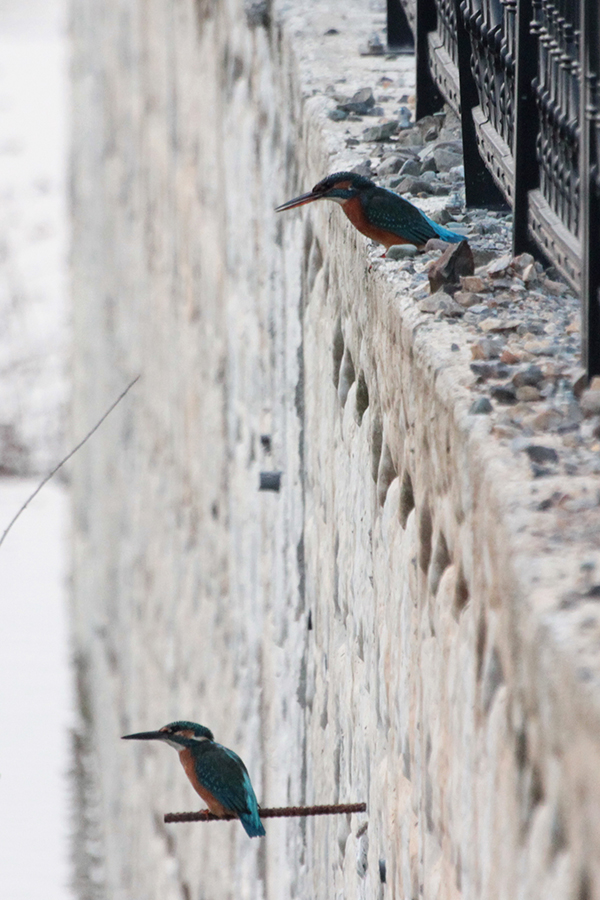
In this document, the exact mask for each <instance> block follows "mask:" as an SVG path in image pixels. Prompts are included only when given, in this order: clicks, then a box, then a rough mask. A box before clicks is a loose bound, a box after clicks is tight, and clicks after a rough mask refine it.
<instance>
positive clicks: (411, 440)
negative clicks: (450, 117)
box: [73, 0, 600, 900]
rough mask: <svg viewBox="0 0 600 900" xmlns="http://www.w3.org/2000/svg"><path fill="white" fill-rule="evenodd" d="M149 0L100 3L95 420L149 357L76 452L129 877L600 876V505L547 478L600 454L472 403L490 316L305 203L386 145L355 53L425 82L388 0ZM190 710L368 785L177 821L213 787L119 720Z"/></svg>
mask: <svg viewBox="0 0 600 900" xmlns="http://www.w3.org/2000/svg"><path fill="white" fill-rule="evenodd" d="M266 9H267V7H266V6H265V10H266ZM269 9H270V8H269ZM117 12H118V11H117V9H116V7H114V8H113V7H112V6H111V5H109V6H108V8H106V9H105V10H104V12H103V14H102V16H100V12H99V10H97V9H96V6H95V4H93V3H91V2H85V3H81V2H79V3H77V4H76V5H75V7H74V35H75V67H74V68H75V78H74V83H75V100H76V132H75V133H76V140H75V158H74V175H75V180H74V184H75V188H74V216H75V225H74V257H73V258H74V263H73V265H74V289H75V299H76V304H77V309H76V333H77V346H76V373H77V385H76V394H75V401H74V416H75V421H76V423H77V424H79V423H81V422H83V421H85V422H86V423H88V422H89V420H90V417H91V418H92V420H93V413H94V411H95V410H96V409H102V408H103V407H104V405H106V404H105V401H106V399H107V398H112V396H113V394H114V393H118V390H117V387H118V386H120V385H121V383H122V381H126V380H127V378H128V377H129V376H131V375H132V374H136V373H137V372H138V371H142V372H143V379H142V381H141V382H140V388H139V391H138V394H137V398H136V400H135V403H134V404H132V405H131V407H130V408H128V409H122V410H120V411H119V413H118V414H117V415H116V416H115V418H114V419H113V420H112V422H111V423H110V424H108V423H107V427H106V428H105V430H104V431H103V432H102V433H100V432H99V433H98V435H97V438H98V440H96V441H95V442H94V444H93V445H91V446H90V447H89V448H86V450H85V451H84V452H82V454H81V455H80V456H79V458H78V460H77V463H76V466H75V470H74V476H73V480H74V494H75V523H76V531H75V536H74V545H75V553H74V577H73V583H74V618H75V641H76V645H77V649H78V653H79V659H80V660H81V664H80V671H81V673H82V675H81V683H82V691H81V696H82V697H84V698H85V703H84V702H82V733H83V734H84V735H85V737H86V740H87V741H88V744H87V746H88V747H90V748H92V749H91V751H90V754H91V758H92V761H91V762H90V761H89V760H88V762H87V763H86V765H87V766H88V769H87V771H88V773H89V775H90V777H91V778H92V780H93V783H94V785H95V788H94V791H95V793H94V795H93V796H94V798H95V799H94V804H93V811H92V804H91V803H90V804H88V812H87V815H88V817H91V818H92V819H95V821H96V828H97V831H98V833H99V834H100V839H98V845H99V846H101V847H102V852H101V857H102V865H101V867H100V869H98V867H96V870H95V871H96V872H97V871H101V879H100V880H101V882H102V884H103V886H104V887H103V890H104V891H105V895H106V896H110V897H123V898H124V897H129V896H144V897H154V896H155V897H161V898H168V897H171V896H173V897H178V898H179V897H181V896H184V897H189V898H196V897H202V896H236V897H238V896H241V897H263V896H264V897H271V896H272V897H287V896H290V897H296V896H297V897H334V896H344V897H369V898H371V897H383V896H389V897H395V898H402V900H404V898H409V897H410V898H416V897H420V896H422V897H425V898H434V897H435V898H440V900H441V898H444V900H445V898H458V897H462V898H469V900H481V898H486V900H487V898H510V900H514V898H520V897H522V898H527V900H536V898H539V900H546V898H550V897H551V898H552V900H562V898H564V900H567V898H569V900H571V898H577V900H592V898H596V897H600V863H599V860H600V822H599V820H598V814H597V812H596V810H597V809H600V805H599V800H600V797H599V792H600V774H599V771H600V770H599V767H598V765H597V763H598V760H599V758H600V755H599V750H600V728H599V717H598V697H599V693H598V685H599V683H600V682H599V677H600V670H599V667H598V658H597V647H598V646H600V645H599V644H598V633H599V619H598V616H597V611H596V604H597V599H595V596H596V595H595V582H594V572H595V571H596V569H595V568H594V567H596V568H597V566H598V564H600V553H599V547H598V537H597V534H598V531H597V529H598V508H597V507H594V506H590V507H589V508H585V504H584V505H583V506H581V507H580V508H578V509H574V511H572V512H571V511H569V509H565V508H560V507H558V506H556V505H553V504H550V505H548V506H547V508H545V504H544V502H543V501H544V500H546V499H547V498H548V497H551V496H552V495H553V493H554V492H555V491H557V490H560V491H565V492H568V493H569V494H570V495H571V496H583V492H584V491H586V492H587V494H588V496H591V495H592V494H594V495H595V492H597V490H598V479H597V478H592V477H588V478H586V479H575V478H570V479H568V478H567V477H566V476H560V477H559V476H556V477H552V478H543V479H533V478H532V476H531V471H530V467H529V463H528V462H526V460H525V459H524V458H523V454H521V455H515V454H514V453H513V452H512V451H511V449H510V447H509V446H508V443H507V442H502V441H499V440H498V438H497V437H495V436H494V435H493V434H492V433H491V426H490V422H489V421H488V419H487V418H486V417H480V416H473V415H470V414H469V409H470V406H471V402H472V394H471V391H470V387H471V385H472V382H473V377H472V375H471V373H470V370H469V367H468V363H469V362H470V360H471V353H470V348H469V344H468V341H467V335H466V333H465V331H464V329H462V328H461V326H460V325H459V324H456V323H453V324H452V323H449V322H444V321H441V322H438V321H432V319H431V317H430V316H427V315H425V314H423V313H421V312H419V310H418V307H417V305H416V303H415V301H414V300H413V299H412V297H411V296H410V294H409V288H410V287H411V286H412V282H411V279H410V276H409V275H408V274H407V273H403V272H401V271H399V267H398V266H396V265H395V264H390V263H383V262H379V261H378V259H377V256H378V254H377V252H371V251H369V250H368V243H367V241H366V240H365V239H364V238H362V236H361V235H359V234H358V233H356V232H355V231H353V230H352V229H351V227H350V226H349V224H348V223H347V221H346V220H345V218H344V217H343V215H342V214H341V212H340V211H339V210H338V209H337V208H330V207H329V206H328V205H327V204H323V206H322V207H319V205H318V204H317V205H315V206H314V207H309V208H308V209H307V210H306V211H299V212H297V213H293V214H292V213H289V214H287V217H285V218H284V217H281V216H280V217H275V215H274V214H273V212H272V210H273V208H274V206H275V205H276V204H277V203H278V202H281V201H283V200H285V199H287V198H288V197H290V196H293V194H294V192H299V191H300V190H305V189H308V188H310V187H311V186H312V184H314V183H315V182H317V181H318V180H319V179H320V178H321V177H323V176H324V175H325V174H327V173H329V172H332V171H336V170H340V169H343V168H347V167H349V166H351V165H355V164H356V163H357V162H359V161H360V158H359V157H358V156H357V155H356V151H355V149H354V147H353V145H352V144H351V145H350V146H346V135H345V133H344V130H343V129H342V128H340V126H339V125H338V124H334V123H331V122H330V121H329V120H328V119H327V117H326V111H327V110H328V109H329V105H328V101H327V97H326V94H325V93H324V91H325V88H326V86H327V84H329V83H330V82H332V81H334V80H335V79H336V78H339V77H346V78H347V81H346V83H345V90H347V92H348V93H351V92H352V88H353V86H354V85H355V86H356V88H358V87H361V86H363V85H364V84H365V81H366V80H367V81H372V82H373V83H375V82H376V81H377V79H378V78H380V77H381V75H382V74H385V73H386V72H389V71H393V72H394V73H395V76H394V77H395V78H397V79H398V80H400V79H404V81H405V82H406V84H407V85H408V84H409V83H410V80H409V64H408V63H407V61H406V60H404V61H403V60H401V59H400V60H398V59H397V60H394V61H387V60H385V59H383V58H376V57H359V56H358V55H357V52H356V51H357V47H358V45H359V43H363V42H364V41H365V39H366V37H368V35H369V34H370V33H371V32H372V31H373V30H374V29H375V28H376V27H380V25H381V22H382V21H383V19H382V16H383V11H382V10H381V11H377V12H375V13H370V12H366V11H365V9H364V6H363V5H362V4H360V3H359V2H358V0H350V2H348V3H346V4H344V9H343V10H342V11H339V10H338V11H336V14H335V16H334V14H333V13H332V12H330V11H329V8H328V4H326V3H324V2H313V3H311V4H310V7H307V6H306V5H302V6H301V7H300V6H299V7H298V9H295V8H287V7H286V6H284V5H283V4H282V5H281V7H275V8H273V9H270V11H269V15H268V16H267V18H266V19H264V17H263V18H262V19H261V16H259V17H258V19H259V20H260V21H263V19H264V20H265V21H267V25H268V27H264V26H263V25H261V24H258V25H257V24H255V22H256V17H253V16H251V17H250V19H248V17H247V15H245V13H244V9H243V8H242V5H241V4H239V3H235V2H233V0H232V2H231V3H229V4H227V5H224V6H223V7H220V8H219V10H218V11H216V12H213V11H211V9H210V8H209V7H208V6H206V7H205V5H204V4H202V3H196V4H192V3H191V2H187V3H183V4H181V5H180V6H178V7H177V8H176V9H174V8H172V7H171V5H170V4H166V3H162V2H157V3H155V4H154V6H153V7H152V9H149V10H148V11H147V13H146V15H145V17H144V19H143V20H142V19H140V20H139V21H138V20H135V19H134V18H130V19H128V18H127V17H119V15H118V14H117ZM254 12H256V10H254ZM332 27H335V28H337V30H338V31H339V32H340V34H339V35H338V36H335V35H333V36H331V40H329V38H326V37H324V34H325V32H326V31H328V30H329V29H330V28H332ZM90 60H92V61H93V62H92V63H90ZM100 151H101V152H100ZM456 347H457V348H458V349H455V348H456ZM267 470H270V471H274V470H277V471H281V472H283V476H282V488H281V491H280V492H279V493H278V494H266V493H264V492H259V491H258V485H259V476H260V472H261V471H267ZM582 563H583V564H584V565H583V568H582ZM175 718H191V719H195V720H197V721H201V722H202V723H203V724H206V725H208V726H209V727H211V728H212V730H213V731H214V732H215V734H216V737H217V740H220V741H221V742H222V743H224V744H226V745H227V746H231V747H233V748H234V749H236V751H238V752H239V753H240V755H241V756H242V757H243V758H244V760H245V761H246V763H247V765H248V768H249V771H250V773H251V776H252V780H253V783H254V784H255V788H256V790H257V795H258V796H259V799H260V801H261V802H262V803H263V805H283V804H285V803H288V802H289V803H302V802H311V803H312V802H315V803H326V802H335V801H338V800H339V801H340V802H344V801H348V802H350V801H354V800H366V801H367V802H368V809H369V813H368V819H367V818H366V817H365V816H354V817H352V818H351V819H349V820H347V819H346V818H343V819H340V820H339V821H331V820H328V821H325V820H323V821H311V822H307V823H305V824H299V823H298V822H285V823H280V822H269V823H268V827H267V832H268V834H267V838H266V839H265V840H264V841H262V842H260V843H259V842H254V841H253V842H250V841H248V840H247V838H246V836H245V835H244V833H243V831H242V829H241V828H240V827H239V826H237V825H236V824H235V823H231V824H222V825H219V824H217V825H185V826H183V825H178V826H164V825H162V822H161V816H162V813H163V812H166V811H178V810H180V809H181V810H182V809H186V808H195V807H196V806H197V803H196V801H195V799H194V794H193V793H192V791H191V788H189V786H188V785H187V784H186V782H185V779H184V776H183V772H181V771H180V767H179V765H178V763H177V761H176V759H175V757H174V755H173V754H170V755H169V754H168V753H167V750H165V749H164V748H162V747H159V748H153V747H152V748H147V749H144V748H131V747H130V746H123V745H121V744H120V743H119V741H118V736H119V735H120V734H123V733H126V732H128V731H132V730H142V729H146V728H153V727H158V726H160V725H162V724H164V723H165V722H167V721H170V720H172V719H175ZM367 821H368V827H367V828H366V829H365V828H364V825H365V824H366V823H367ZM82 852H83V851H82ZM90 865H91V864H90ZM384 873H385V882H383V881H382V876H383V874H384Z"/></svg>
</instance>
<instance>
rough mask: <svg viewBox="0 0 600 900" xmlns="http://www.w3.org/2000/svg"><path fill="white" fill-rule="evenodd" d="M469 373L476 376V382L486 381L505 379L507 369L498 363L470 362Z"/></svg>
mask: <svg viewBox="0 0 600 900" xmlns="http://www.w3.org/2000/svg"><path fill="white" fill-rule="evenodd" d="M470 368H471V371H472V372H473V374H474V375H477V380H478V381H480V382H481V381H487V380H488V378H507V377H508V369H507V367H506V366H503V365H501V364H498V363H490V362H472V363H471V364H470Z"/></svg>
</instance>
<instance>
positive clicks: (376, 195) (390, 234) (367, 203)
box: [275, 172, 465, 256]
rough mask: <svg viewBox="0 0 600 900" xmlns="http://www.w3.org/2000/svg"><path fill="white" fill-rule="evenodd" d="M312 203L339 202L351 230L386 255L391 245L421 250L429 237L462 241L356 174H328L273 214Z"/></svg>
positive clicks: (401, 200) (392, 194)
mask: <svg viewBox="0 0 600 900" xmlns="http://www.w3.org/2000/svg"><path fill="white" fill-rule="evenodd" d="M315 200H333V201H334V202H335V203H339V204H340V206H341V207H342V209H343V210H344V212H345V213H346V215H347V217H348V218H349V219H350V221H351V222H352V224H353V225H354V227H355V228H357V229H358V231H360V232H361V234H364V235H366V236H367V237H368V238H371V240H373V241H377V242H378V243H380V244H383V245H384V247H385V250H386V253H387V251H388V250H389V249H390V247H391V246H392V245H393V244H414V245H415V247H416V248H417V249H418V250H424V249H425V244H426V243H427V241H428V240H430V239H431V238H439V239H441V240H442V241H448V242H450V243H452V244H456V243H458V242H459V241H464V240H465V236H464V235H463V234H456V232H454V231H449V230H448V229H447V228H444V227H443V226H442V225H438V224H437V222H434V221H432V219H430V218H429V217H428V216H426V215H425V213H423V212H421V210H420V209H417V207H416V206H413V205H412V203H409V202H408V200H405V199H404V198H403V197H400V195H399V194H395V193H394V191H388V190H387V189H386V188H381V187H378V186H377V185H376V184H374V183H373V182H372V181H369V179H368V178H365V177H364V176H363V175H357V174H356V172H336V173H335V174H333V175H328V176H327V178H324V179H323V180H322V181H319V183H318V184H315V186H314V188H313V189H312V191H310V192H309V193H308V194H302V195H301V196H300V197H295V198H294V199H293V200H288V201H287V203H282V204H281V206H278V207H277V208H276V210H275V212H283V210H285V209H295V207H296V206H304V204H305V203H313V202H314V201H315ZM383 255H384V256H385V253H384V254H383Z"/></svg>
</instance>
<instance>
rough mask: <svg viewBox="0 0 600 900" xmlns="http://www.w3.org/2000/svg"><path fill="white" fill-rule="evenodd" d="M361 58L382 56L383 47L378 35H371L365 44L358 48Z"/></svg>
mask: <svg viewBox="0 0 600 900" xmlns="http://www.w3.org/2000/svg"><path fill="white" fill-rule="evenodd" d="M358 52H359V53H360V55H361V56H383V54H384V53H385V47H384V46H383V44H382V42H381V38H380V37H379V35H378V34H372V35H371V37H370V38H369V40H368V41H367V43H366V44H364V45H362V46H360V47H359V48H358Z"/></svg>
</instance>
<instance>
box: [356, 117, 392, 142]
mask: <svg viewBox="0 0 600 900" xmlns="http://www.w3.org/2000/svg"><path fill="white" fill-rule="evenodd" d="M397 131H398V122H397V121H393V122H384V123H383V125H374V126H373V127H372V128H365V130H364V131H363V135H362V139H363V141H389V139H390V138H391V137H392V135H393V134H396V132H397Z"/></svg>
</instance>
